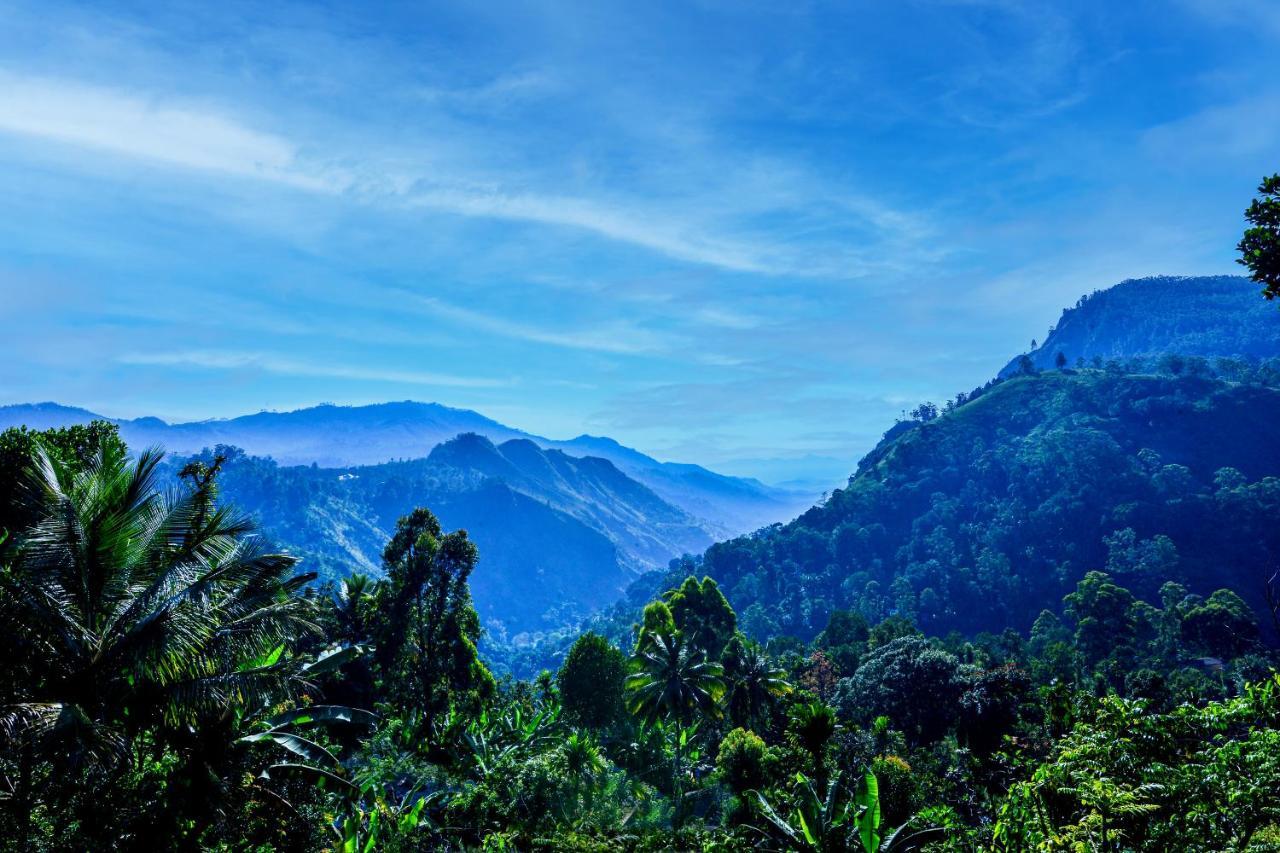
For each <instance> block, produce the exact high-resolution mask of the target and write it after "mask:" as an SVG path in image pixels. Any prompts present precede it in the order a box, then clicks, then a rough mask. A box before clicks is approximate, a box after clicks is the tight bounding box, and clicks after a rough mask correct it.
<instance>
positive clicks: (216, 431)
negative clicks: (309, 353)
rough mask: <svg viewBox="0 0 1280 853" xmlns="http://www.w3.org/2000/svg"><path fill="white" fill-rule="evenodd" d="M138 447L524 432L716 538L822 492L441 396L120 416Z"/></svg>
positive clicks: (356, 443) (367, 453)
mask: <svg viewBox="0 0 1280 853" xmlns="http://www.w3.org/2000/svg"><path fill="white" fill-rule="evenodd" d="M97 417H99V416H98V415H96V414H94V413H93V412H90V411H87V410H85V409H78V408H72V407H69V406H61V405H58V404H56V403H38V404H22V405H14V406H4V407H0V429H2V428H5V427H9V426H18V425H24V424H25V425H26V426H30V427H33V428H41V429H44V428H48V427H53V426H65V425H67V424H72V423H87V422H88V421H90V420H93V419H94V418H97ZM115 422H116V423H117V424H119V426H120V433H121V435H122V436H123V437H124V439H125V441H127V442H128V443H129V445H130V446H132V447H147V446H150V445H157V444H158V445H161V446H163V447H165V448H166V449H168V450H169V451H170V452H173V453H178V454H190V453H196V452H199V451H200V450H202V449H204V448H209V447H214V446H216V445H219V444H225V445H228V446H233V447H240V448H243V449H244V450H245V451H246V452H247V453H249V454H251V455H254V456H267V457H271V458H272V459H275V460H276V461H277V462H278V463H280V464H281V465H285V466H288V465H309V464H317V465H320V466H323V467H344V466H351V465H372V464H378V463H381V462H386V461H389V460H392V459H418V458H424V457H426V456H427V455H428V454H429V453H430V452H431V451H432V449H433V448H435V447H436V446H437V445H439V444H441V443H442V442H445V441H448V440H449V439H451V438H453V437H455V436H457V435H460V434H463V433H474V434H476V435H483V436H485V437H486V438H488V439H490V440H491V441H495V442H504V441H507V440H510V439H525V440H529V441H532V442H534V443H536V444H537V445H539V446H541V447H545V448H555V449H559V450H563V451H564V452H565V453H566V454H568V455H570V456H575V457H587V456H596V457H600V458H603V459H608V460H609V461H611V462H613V463H614V464H615V465H616V466H617V467H618V468H620V469H621V470H623V471H624V472H625V473H627V474H628V475H629V476H631V477H632V478H634V479H636V480H638V481H639V482H641V483H643V484H644V485H646V486H648V487H649V488H650V489H652V490H653V491H654V492H656V493H657V494H658V495H659V496H660V497H662V498H663V499H664V500H666V501H667V502H668V503H671V504H673V505H675V506H677V507H679V508H681V509H683V510H684V511H685V512H687V513H689V514H690V515H692V516H694V517H695V518H696V519H698V523H699V525H700V526H701V527H702V529H703V530H704V531H705V533H706V534H707V535H708V536H710V537H712V538H721V537H724V536H731V535H736V534H739V533H743V532H746V531H749V530H754V529H756V528H757V527H760V526H763V525H766V524H771V523H773V522H776V521H784V520H786V519H787V518H790V517H791V516H793V515H795V513H797V512H799V511H800V510H802V509H804V508H805V507H806V506H808V505H809V504H810V503H811V502H812V500H813V498H814V497H815V496H816V495H817V493H818V492H817V491H810V490H804V489H800V490H797V489H783V488H774V487H770V486H767V485H765V484H763V483H761V482H759V481H757V480H751V479H747V478H741V477H726V476H724V475H721V474H717V473H715V472H713V471H709V470H707V469H706V468H703V467H701V466H698V465H685V464H677V463H670V462H659V461H658V460H656V459H653V458H651V457H649V456H646V455H645V454H643V453H640V452H639V451H637V450H634V449H632V448H629V447H624V446H622V445H621V444H619V443H617V442H616V441H614V440H612V439H609V438H596V437H592V436H579V437H578V438H576V439H573V440H571V441H554V440H552V439H548V438H543V437H541V436H536V435H531V434H529V433H525V432H523V431H521V430H518V429H514V428H512V427H508V426H505V425H504V424H500V423H498V422H497V421H494V420H491V419H489V418H486V417H484V416H483V415H481V414H479V413H477V412H473V411H470V410H467V409H454V408H450V407H448V406H442V405H439V404H437V403H417V402H410V401H406V402H398V403H380V404H376V405H369V406H333V405H323V406H315V407H312V408H307V409H299V410H297V411H292V412H259V413H258V414H254V415H244V416H241V417H236V418H229V419H225V420H208V421H193V422H189V423H173V424H171V423H167V422H165V421H163V420H161V419H159V418H152V417H145V418H137V419H133V420H115Z"/></svg>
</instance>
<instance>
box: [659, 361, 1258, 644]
mask: <svg viewBox="0 0 1280 853" xmlns="http://www.w3.org/2000/svg"><path fill="white" fill-rule="evenodd" d="M1277 477H1280V391H1277V390H1275V389H1273V388H1269V387H1263V386H1261V385H1246V384H1239V383H1232V382H1226V381H1222V380H1219V379H1212V378H1199V377H1188V376H1180V377H1173V376H1155V375H1114V374H1111V373H1108V372H1104V371H1098V370H1085V371H1064V372H1051V373H1044V374H1040V375H1037V376H1026V377H1019V378H1014V379H1011V380H1007V381H1004V382H1000V383H997V384H995V385H993V386H991V387H989V388H988V389H987V390H986V391H985V392H983V393H980V394H978V395H977V396H975V397H974V398H972V399H971V400H970V401H969V402H967V403H965V404H964V405H961V406H958V407H956V408H954V409H953V410H952V411H950V412H948V413H946V414H944V415H942V416H941V417H939V418H937V419H936V420H934V421H931V422H929V423H925V424H915V425H899V426H898V427H897V428H895V430H892V431H891V432H890V436H889V437H887V438H886V440H885V441H884V442H882V443H881V445H880V446H879V447H877V448H876V449H875V450H874V451H873V452H872V453H871V454H869V455H868V456H867V457H866V459H864V460H863V462H862V464H861V465H860V466H859V470H858V472H857V473H856V474H855V475H854V476H853V477H852V478H851V479H850V481H849V484H848V486H847V487H846V488H844V489H840V490H837V491H836V492H834V493H833V494H832V495H831V497H830V499H829V500H828V501H826V503H825V504H823V505H821V506H817V507H814V508H813V509H811V510H809V511H808V512H806V513H805V514H803V515H802V516H800V517H799V518H798V519H796V520H795V521H794V522H792V523H790V524H787V525H780V526H774V527H771V528H767V529H765V530H763V531H760V532H759V533H757V534H755V535H753V536H750V537H741V538H738V539H733V540H730V541H727V542H723V543H720V544H717V545H714V546H712V547H711V548H710V549H709V550H708V551H707V552H706V554H705V556H704V558H703V567H702V570H703V571H705V572H706V573H707V574H710V575H711V576H712V577H714V578H716V579H717V580H718V581H719V582H720V584H721V588H722V589H724V590H725V592H726V593H727V595H728V597H729V599H730V601H731V602H732V603H733V605H734V607H735V608H736V609H737V610H738V612H739V613H740V614H744V623H745V625H746V627H747V628H748V630H751V631H753V632H755V633H756V634H758V635H769V634H775V633H786V634H793V635H796V636H801V637H812V636H813V635H814V634H815V633H816V632H817V631H819V630H821V629H822V628H823V626H824V625H825V623H826V619H827V615H828V614H829V613H830V611H831V610H832V609H833V608H854V609H857V610H861V611H862V612H864V613H865V614H866V615H867V616H868V617H870V618H872V619H878V618H882V617H884V616H886V615H889V614H894V613H897V614H902V615H906V616H909V617H911V618H913V619H915V620H916V621H917V622H918V623H919V624H920V625H921V627H923V628H925V629H926V630H928V631H930V632H934V633H938V632H941V633H945V632H946V631H949V630H961V631H965V632H976V631H983V630H988V631H997V632H998V631H1000V630H1003V629H1004V628H1006V627H1015V628H1019V629H1023V630H1025V629H1026V628H1028V627H1029V626H1030V624H1031V622H1032V620H1034V619H1035V617H1036V614H1037V613H1039V612H1040V611H1041V610H1042V609H1043V608H1050V609H1052V608H1055V607H1056V606H1057V605H1058V603H1059V602H1060V601H1061V599H1062V596H1063V595H1064V594H1065V593H1066V592H1067V591H1069V589H1070V588H1071V587H1072V586H1073V585H1074V584H1075V582H1076V581H1077V580H1079V578H1081V577H1082V576H1083V575H1084V573H1085V572H1087V571H1089V570H1091V569H1106V570H1109V571H1111V572H1113V573H1114V574H1116V575H1117V576H1118V577H1120V578H1122V579H1123V581H1124V582H1125V583H1126V584H1127V585H1128V586H1130V587H1131V588H1134V589H1135V590H1140V591H1142V593H1143V594H1145V595H1149V596H1158V589H1159V587H1160V585H1161V584H1162V583H1164V582H1165V581H1168V580H1176V581H1179V582H1182V583H1185V584H1186V585H1187V586H1188V587H1189V588H1190V589H1191V590H1192V591H1194V592H1200V593H1208V592H1210V591H1212V590H1213V589H1216V588H1218V587H1223V586H1227V587H1230V588H1232V589H1235V590H1236V591H1238V592H1239V593H1240V594H1241V595H1242V596H1243V597H1245V599H1246V600H1248V601H1250V602H1251V603H1252V604H1253V605H1254V606H1255V607H1261V603H1262V592H1263V587H1264V583H1265V581H1266V579H1267V578H1268V577H1269V576H1270V575H1271V574H1272V573H1274V572H1275V571H1276V567H1277V565H1278V564H1280V528H1277V526H1276V525H1275V523H1274V522H1275V518H1276V517H1277V512H1278V511H1280V479H1276V478H1277ZM688 568H689V567H687V566H685V567H681V569H680V571H681V572H683V571H687V570H688Z"/></svg>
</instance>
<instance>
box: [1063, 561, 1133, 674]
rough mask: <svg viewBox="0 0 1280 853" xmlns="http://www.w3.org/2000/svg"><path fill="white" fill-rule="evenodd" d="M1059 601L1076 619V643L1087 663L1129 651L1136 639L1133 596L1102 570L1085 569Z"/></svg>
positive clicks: (1068, 613) (1072, 617)
mask: <svg viewBox="0 0 1280 853" xmlns="http://www.w3.org/2000/svg"><path fill="white" fill-rule="evenodd" d="M1063 603H1064V604H1065V605H1066V613H1067V616H1068V617H1069V618H1070V619H1071V620H1073V621H1074V622H1075V623H1076V633H1075V641H1076V646H1077V647H1078V648H1079V649H1080V651H1081V653H1082V654H1083V655H1084V658H1085V662H1086V663H1087V664H1089V665H1090V666H1092V665H1095V664H1097V663H1099V662H1101V661H1103V660H1105V659H1107V658H1109V657H1116V656H1118V655H1125V654H1130V653H1131V652H1132V647H1133V643H1134V641H1135V640H1136V639H1137V623H1138V616H1137V610H1136V604H1137V599H1135V598H1134V597H1133V593H1131V592H1129V590H1127V589H1125V588H1124V587H1122V586H1117V585H1116V584H1114V583H1112V582H1111V578H1110V577H1109V576H1108V575H1107V574H1106V573H1105V572H1089V573H1088V574H1087V575H1085V576H1084V578H1082V579H1081V581H1080V582H1079V583H1078V584H1076V591H1075V592H1073V593H1071V594H1070V595H1068V596H1066V597H1065V598H1064V599H1063Z"/></svg>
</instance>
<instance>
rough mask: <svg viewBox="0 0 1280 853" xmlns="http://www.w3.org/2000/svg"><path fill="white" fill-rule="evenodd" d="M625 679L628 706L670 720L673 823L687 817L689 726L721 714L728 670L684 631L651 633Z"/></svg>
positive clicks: (650, 719) (648, 719)
mask: <svg viewBox="0 0 1280 853" xmlns="http://www.w3.org/2000/svg"><path fill="white" fill-rule="evenodd" d="M631 667H632V674H631V675H630V677H628V678H627V708H628V710H630V711H631V713H633V714H635V715H636V716H638V717H640V718H641V719H642V720H643V721H644V722H645V723H657V722H659V721H666V720H672V719H674V721H675V726H673V727H671V729H672V735H673V742H672V745H671V792H672V793H671V796H672V800H673V801H674V804H675V809H674V811H673V813H672V823H673V824H674V825H679V823H680V822H681V820H682V819H683V817H684V814H685V811H684V806H685V803H684V793H683V776H684V774H683V770H682V766H683V763H684V755H685V746H686V744H687V742H688V732H687V726H688V725H689V723H690V722H691V720H692V719H693V717H694V716H695V715H702V716H705V717H711V718H718V717H719V716H720V699H721V697H723V696H724V690H725V686H724V669H723V668H722V667H721V666H720V664H718V663H709V662H708V661H707V659H706V654H705V652H703V650H702V649H699V648H695V647H694V646H692V645H691V644H690V642H689V640H688V638H686V637H685V635H684V634H682V633H680V632H679V631H676V632H674V633H653V634H650V635H648V640H647V642H645V643H644V644H643V645H642V646H641V647H640V648H639V649H637V650H636V653H635V655H634V656H633V657H632V659H631Z"/></svg>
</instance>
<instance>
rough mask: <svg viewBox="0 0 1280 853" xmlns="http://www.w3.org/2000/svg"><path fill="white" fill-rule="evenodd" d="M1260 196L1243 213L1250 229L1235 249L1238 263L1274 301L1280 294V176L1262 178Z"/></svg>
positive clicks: (1259, 188) (1259, 187) (1264, 294)
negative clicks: (1238, 252)
mask: <svg viewBox="0 0 1280 853" xmlns="http://www.w3.org/2000/svg"><path fill="white" fill-rule="evenodd" d="M1258 195H1259V198H1255V199H1254V200H1253V202H1252V203H1251V204H1250V205H1249V209H1248V210H1246V211H1245V214H1244V216H1245V219H1246V220H1248V221H1249V223H1250V227H1249V228H1247V229H1246V230H1245V232H1244V236H1243V237H1242V238H1241V239H1240V244H1239V245H1238V246H1237V247H1236V248H1237V249H1238V250H1239V251H1240V258H1239V260H1238V261H1237V263H1239V264H1241V265H1243V266H1245V267H1247V268H1248V270H1249V274H1250V277H1251V278H1252V279H1253V280H1254V281H1256V282H1258V284H1261V285H1262V288H1263V289H1262V295H1263V296H1265V297H1267V299H1275V298H1276V296H1277V295H1280V174H1276V175H1272V176H1271V177H1269V178H1263V179H1262V183H1261V184H1260V185H1259V186H1258Z"/></svg>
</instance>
